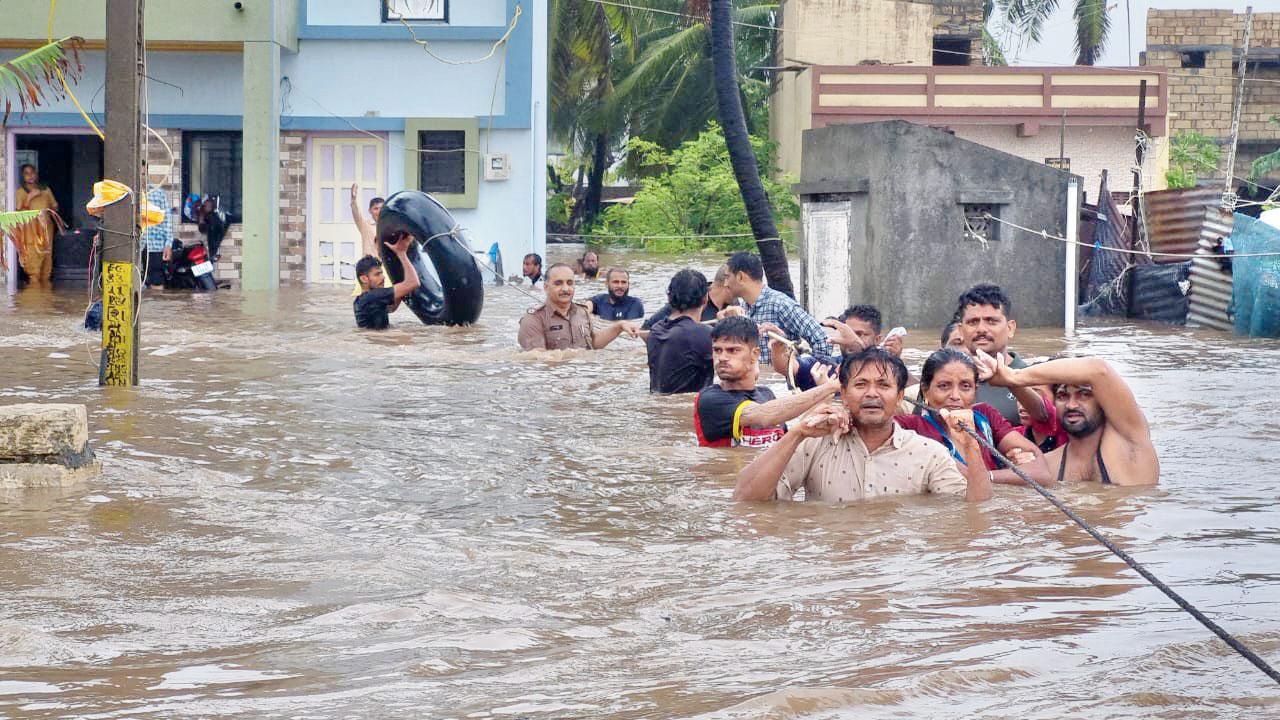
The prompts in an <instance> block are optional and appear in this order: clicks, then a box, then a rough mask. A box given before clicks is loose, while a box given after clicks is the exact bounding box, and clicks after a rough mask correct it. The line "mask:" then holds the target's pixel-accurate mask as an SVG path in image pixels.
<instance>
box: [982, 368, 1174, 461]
mask: <svg viewBox="0 0 1280 720" xmlns="http://www.w3.org/2000/svg"><path fill="white" fill-rule="evenodd" d="M976 361H977V363H978V367H979V369H980V371H981V374H982V375H983V376H986V375H990V379H989V380H988V382H989V383H990V384H991V385H993V386H995V387H1007V388H1014V387H1029V386H1033V385H1050V386H1052V388H1053V404H1054V409H1055V410H1057V411H1058V417H1059V418H1061V419H1062V420H1061V422H1062V427H1063V429H1065V430H1066V431H1067V435H1069V436H1070V440H1069V441H1068V442H1067V444H1066V445H1065V446H1063V447H1060V448H1058V449H1057V450H1054V451H1053V452H1050V453H1048V454H1046V455H1045V456H1044V459H1045V462H1046V463H1048V465H1049V472H1050V474H1051V475H1054V476H1056V477H1057V478H1058V481H1059V482H1061V481H1063V480H1064V479H1065V480H1095V481H1098V482H1101V483H1102V484H1104V485H1155V484H1156V482H1157V481H1158V480H1159V479H1160V459H1159V458H1158V457H1156V449H1155V446H1154V445H1152V443H1151V428H1150V426H1148V425H1147V418H1146V417H1145V416H1144V415H1143V414H1142V408H1140V407H1138V401H1137V400H1136V399H1134V397H1133V391H1132V390H1130V389H1129V385H1128V384H1127V383H1125V381H1124V379H1123V378H1121V377H1120V374H1119V373H1117V372H1116V371H1115V368H1113V367H1111V365H1110V364H1108V363H1107V362H1106V361H1105V360H1102V359H1100V358H1063V359H1061V360H1050V361H1049V362H1045V363H1040V364H1039V365H1031V366H1030V367H1026V368H1020V369H1014V368H1011V367H1009V366H1008V365H1006V364H1005V362H1004V360H1003V358H1001V357H999V356H996V357H992V356H991V355H988V354H987V353H985V352H983V351H982V350H981V349H979V350H978V352H977V357H976Z"/></svg>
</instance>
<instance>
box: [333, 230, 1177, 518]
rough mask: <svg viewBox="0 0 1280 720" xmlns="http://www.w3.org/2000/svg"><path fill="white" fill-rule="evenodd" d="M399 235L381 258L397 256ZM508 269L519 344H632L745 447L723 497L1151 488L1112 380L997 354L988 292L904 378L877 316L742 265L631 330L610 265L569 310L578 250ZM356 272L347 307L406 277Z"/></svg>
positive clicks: (697, 423) (1150, 472)
mask: <svg viewBox="0 0 1280 720" xmlns="http://www.w3.org/2000/svg"><path fill="white" fill-rule="evenodd" d="M407 239H408V238H407V236H406V237H402V238H399V239H398V240H397V241H396V242H394V243H389V244H388V247H389V248H391V250H392V252H393V253H395V254H396V255H402V253H403V252H404V246H405V245H406V244H407V242H406V241H407ZM406 265H407V263H406ZM523 265H524V266H523V275H524V278H525V279H528V280H529V281H530V283H531V284H532V285H534V286H535V287H536V286H538V285H541V286H542V289H543V291H544V293H545V295H546V301H545V302H544V303H542V304H541V305H538V306H536V307H533V308H531V309H529V310H528V312H527V313H526V314H525V315H524V316H523V317H522V318H521V319H520V324H519V331H518V334H517V342H518V343H519V345H520V347H521V348H522V349H524V350H571V349H581V350H599V349H601V348H604V347H605V346H607V345H609V344H610V343H611V342H613V341H614V340H615V339H616V338H618V337H620V336H622V335H627V336H629V337H633V338H637V339H642V340H643V341H644V342H645V344H646V353H647V358H648V366H649V387H650V391H651V392H655V393H662V394H679V393H689V394H692V395H693V403H692V405H693V407H692V413H691V415H692V425H693V427H692V429H693V432H694V435H695V436H696V438H697V440H698V443H699V444H700V445H703V446H709V447H735V446H746V447H751V448H756V449H758V450H760V451H761V452H760V453H759V455H758V456H756V457H755V458H754V459H753V460H752V461H751V462H750V463H749V464H748V465H747V466H746V467H745V468H744V469H743V470H742V471H741V472H740V473H739V474H738V477H737V480H736V484H735V488H734V497H735V498H737V499H740V500H753V501H768V500H790V499H793V498H795V497H797V495H798V493H800V491H801V490H803V497H804V499H805V500H824V501H831V502H852V501H858V500H864V499H868V498H874V497H879V496H884V495H903V494H906V495H910V494H925V493H931V494H944V495H962V496H964V497H965V498H966V499H967V500H969V501H974V502H980V501H983V500H986V499H988V498H990V497H991V496H992V492H993V490H992V486H993V485H996V484H1009V485H1020V484H1024V480H1023V479H1022V477H1020V473H1021V474H1023V475H1025V476H1027V477H1030V478H1031V479H1032V480H1034V481H1036V482H1037V483H1042V484H1053V483H1055V482H1057V483H1061V482H1065V481H1074V480H1083V481H1097V482H1101V483H1103V484H1114V485H1151V484H1155V483H1156V482H1157V480H1158V477H1159V460H1158V458H1157V456H1156V451H1155V448H1154V446H1153V444H1152V441H1151V433H1150V428H1149V427H1148V425H1147V422H1146V419H1145V417H1144V415H1143V413H1142V410H1141V408H1140V407H1139V406H1138V404H1137V401H1136V399H1135V398H1134V395H1133V392H1132V391H1131V390H1130V388H1129V386H1128V384H1127V383H1126V382H1125V381H1124V380H1123V379H1122V378H1121V377H1120V376H1119V374H1118V373H1117V372H1116V370H1115V369H1114V368H1113V367H1112V366H1111V365H1110V364H1109V363H1107V362H1106V361H1104V360H1101V359H1099V358H1089V357H1059V358H1054V359H1050V360H1048V361H1045V362H1040V363H1037V364H1028V362H1027V361H1026V359H1024V358H1023V357H1022V356H1021V355H1019V354H1018V353H1017V352H1016V351H1015V350H1014V349H1013V348H1012V347H1010V343H1011V341H1012V340H1013V338H1014V336H1015V333H1016V331H1017V321H1016V319H1015V318H1014V307H1013V303H1012V302H1011V300H1010V298H1009V297H1008V295H1007V294H1006V293H1005V292H1004V291H1003V290H1002V289H1001V288H999V287H998V286H995V285H991V284H985V283H984V284H979V285H975V286H974V287H972V288H970V289H969V290H967V291H966V292H965V293H963V294H962V295H961V296H960V297H959V298H958V301H957V304H956V307H955V310H954V314H953V316H952V319H951V321H950V322H949V323H948V324H947V326H946V328H945V329H944V331H943V333H942V337H941V338H940V347H939V349H938V350H936V351H934V352H933V353H932V354H930V355H929V357H928V358H927V359H926V360H925V362H924V364H923V366H922V367H921V368H920V369H919V375H918V377H915V376H913V375H912V373H911V371H910V370H909V369H908V368H907V366H906V364H905V363H904V362H903V361H902V358H901V355H902V337H901V335H902V333H901V329H895V331H891V332H890V333H884V332H883V322H882V317H881V313H880V311H879V310H878V309H877V308H875V307H873V306H870V305H853V306H851V307H849V308H848V309H846V310H845V311H844V312H842V313H841V314H840V315H839V316H837V317H829V318H825V319H823V320H821V321H819V320H818V319H817V318H814V317H813V316H812V315H810V314H809V313H808V312H807V311H805V309H804V308H803V307H802V306H801V305H800V304H799V303H797V302H796V301H795V300H794V299H793V298H791V297H790V296H788V295H786V294H784V293H781V292H779V291H777V290H774V289H773V288H770V287H768V285H766V284H765V280H764V269H763V265H762V263H761V261H760V258H759V256H757V255H755V254H754V253H750V252H739V253H735V254H733V255H732V256H731V257H729V259H728V261H727V262H726V263H725V264H724V265H723V266H721V267H720V268H719V269H718V270H717V271H716V274H715V277H714V278H713V279H712V280H710V281H708V280H707V278H706V277H705V276H704V275H703V274H702V273H701V272H698V271H696V270H692V269H684V270H680V271H679V272H677V273H675V275H674V276H673V277H672V278H671V280H670V283H669V284H668V287H667V304H666V305H665V306H664V307H663V308H662V309H660V310H659V311H657V312H656V313H654V314H653V315H652V316H650V317H649V318H648V319H647V320H645V321H644V322H643V323H641V322H640V319H641V318H642V317H643V316H644V309H643V304H641V303H640V301H639V300H638V299H637V298H634V297H632V296H630V294H629V288H630V275H629V274H628V273H627V271H625V270H623V269H621V268H611V269H609V270H607V271H606V272H605V276H604V277H605V281H606V286H607V292H605V293H601V294H599V295H596V296H594V297H592V298H591V299H590V300H588V301H585V302H579V301H577V299H576V290H577V280H578V278H579V277H580V276H581V277H587V278H591V277H595V276H597V275H598V273H599V259H598V256H596V255H595V253H594V252H590V251H588V253H587V254H585V255H584V256H583V257H582V258H580V259H579V260H578V261H577V262H576V263H574V264H572V265H571V264H568V263H555V264H552V265H551V266H550V267H547V268H546V269H545V270H544V269H543V267H542V258H541V257H539V256H537V255H533V254H531V255H529V256H526V257H525V259H524V264H523ZM357 273H358V275H359V278H360V284H361V288H362V290H363V291H364V294H363V295H361V298H363V297H367V296H369V295H371V294H372V293H378V295H377V296H376V297H377V298H378V299H377V300H376V302H375V303H374V304H377V305H378V306H380V307H385V308H394V306H395V304H397V303H398V302H399V301H400V300H401V299H403V297H405V296H406V295H408V293H410V292H412V290H413V288H414V287H416V285H415V283H416V282H417V277H416V275H415V274H414V273H413V272H412V271H410V272H407V273H406V276H405V278H404V279H403V280H402V281H401V282H399V283H396V284H395V285H394V286H391V287H383V274H382V271H381V268H380V266H378V263H377V261H376V260H374V258H372V257H369V258H366V260H365V261H362V264H361V265H360V266H359V267H358V269H357ZM384 295H385V296H386V297H382V296H384ZM361 305H362V303H361V299H360V298H358V299H357V301H356V314H357V318H359V317H360V315H361ZM380 318H381V321H382V322H385V311H384V312H383V313H382V314H381V316H380ZM360 324H361V326H362V327H371V326H374V325H372V324H366V323H365V322H364V321H361V322H360ZM383 326H385V325H383ZM765 366H768V367H771V368H773V369H774V370H776V371H777V372H778V373H779V374H781V375H783V376H784V377H786V378H787V384H788V386H789V388H791V392H790V393H788V394H786V395H783V396H782V397H777V396H775V395H774V393H773V392H772V391H771V390H770V389H769V388H768V387H767V386H765V385H762V384H760V373H761V368H762V367H765ZM975 435H977V436H979V437H981V438H982V439H983V440H984V441H985V442H980V441H979V440H978V439H977V438H976V437H975ZM993 448H994V449H995V450H997V451H998V452H992V449H993ZM1014 467H1016V468H1017V470H1019V471H1020V473H1019V472H1015V471H1014Z"/></svg>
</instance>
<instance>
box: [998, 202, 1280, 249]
mask: <svg viewBox="0 0 1280 720" xmlns="http://www.w3.org/2000/svg"><path fill="white" fill-rule="evenodd" d="M983 217H984V218H986V219H987V220H991V221H993V222H998V223H1000V224H1001V225H1008V226H1009V227H1012V228H1017V229H1018V230H1021V231H1023V232H1027V233H1031V234H1032V235H1039V236H1040V237H1042V238H1045V239H1046V240H1057V241H1059V242H1064V243H1067V244H1069V245H1078V246H1080V247H1089V248H1095V249H1098V250H1109V251H1111V252H1118V253H1124V254H1126V255H1142V256H1143V257H1167V258H1185V259H1195V258H1206V259H1232V258H1249V257H1280V252H1262V253H1227V254H1215V253H1167V252H1155V251H1151V250H1130V249H1128V248H1116V247H1107V246H1105V245H1090V244H1089V243H1083V242H1080V241H1079V240H1072V239H1071V238H1066V237H1063V236H1061V235H1053V234H1051V233H1050V232H1049V231H1047V230H1032V229H1031V228H1029V227H1024V226H1022V225H1019V224H1017V223H1015V222H1010V221H1008V220H1001V219H1000V218H998V217H995V216H994V215H992V214H990V213H984V214H983Z"/></svg>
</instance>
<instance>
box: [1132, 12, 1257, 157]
mask: <svg viewBox="0 0 1280 720" xmlns="http://www.w3.org/2000/svg"><path fill="white" fill-rule="evenodd" d="M1243 44H1244V13H1233V12H1232V11H1231V10H1154V9H1153V10H1150V11H1148V13H1147V45H1148V48H1149V49H1148V50H1147V52H1146V53H1145V58H1144V64H1146V65H1151V66H1163V67H1167V68H1169V69H1170V73H1169V112H1170V116H1169V132H1170V134H1174V133H1178V132H1183V131H1188V130H1190V131H1195V132H1199V133H1202V134H1204V135H1207V136H1209V137H1211V138H1214V139H1216V140H1217V141H1218V142H1219V143H1221V144H1223V145H1224V146H1225V145H1226V144H1227V143H1229V142H1230V137H1231V115H1232V111H1233V109H1234V107H1235V101H1236V91H1237V88H1238V86H1239V84H1238V81H1237V79H1236V76H1235V70H1234V69H1233V68H1232V62H1233V57H1235V56H1238V54H1239V51H1240V49H1242V47H1243ZM1249 44H1250V47H1252V48H1255V49H1257V48H1280V13H1255V14H1254V16H1253V31H1252V34H1251V37H1250V43H1249ZM1193 49H1194V50H1200V51H1203V52H1204V53H1205V66H1204V68H1203V69H1198V68H1183V67H1182V58H1181V54H1180V52H1181V51H1183V50H1193ZM1248 77H1249V78H1259V79H1266V80H1280V69H1277V68H1274V67H1264V68H1257V69H1255V68H1253V67H1250V69H1249V74H1248ZM1273 115H1280V83H1273V82H1246V83H1245V94H1244V103H1243V106H1242V108H1241V113H1240V141H1241V142H1242V143H1245V142H1254V143H1258V142H1262V143H1274V144H1275V146H1277V147H1280V126H1276V125H1273V124H1271V123H1270V118H1271V117H1272V116H1273ZM1249 154H1250V155H1256V154H1257V153H1256V152H1251V153H1249ZM1226 155H1227V153H1226V152H1225V148H1224V152H1223V165H1222V167H1220V168H1219V173H1218V177H1224V176H1225V170H1226V168H1225V164H1226ZM1241 155H1242V156H1243V155H1244V153H1242V154H1241ZM1244 160H1245V158H1244V157H1240V158H1239V159H1238V161H1237V163H1236V171H1235V174H1236V175H1240V176H1244V175H1247V174H1248V163H1247V162H1243V161H1244Z"/></svg>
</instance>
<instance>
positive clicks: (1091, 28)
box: [997, 0, 1115, 65]
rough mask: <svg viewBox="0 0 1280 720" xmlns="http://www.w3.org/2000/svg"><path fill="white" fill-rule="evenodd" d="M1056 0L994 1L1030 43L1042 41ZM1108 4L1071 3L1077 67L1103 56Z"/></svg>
mask: <svg viewBox="0 0 1280 720" xmlns="http://www.w3.org/2000/svg"><path fill="white" fill-rule="evenodd" d="M1058 1H1059V0H997V2H998V4H999V9H1000V13H1001V15H1002V19H1003V20H1004V22H1005V23H1007V24H1008V25H1009V26H1011V27H1013V28H1014V29H1016V30H1018V31H1019V32H1021V33H1023V34H1025V35H1026V37H1028V38H1030V39H1031V40H1032V41H1033V42H1040V40H1041V38H1042V37H1043V33H1044V30H1045V29H1046V27H1045V22H1046V21H1048V19H1049V18H1050V17H1052V16H1053V13H1054V11H1055V10H1057V9H1058ZM1108 1H1109V0H1074V3H1073V4H1074V8H1073V11H1072V17H1073V18H1074V19H1075V49H1076V64H1077V65H1092V64H1094V63H1095V62H1097V61H1098V58H1099V57H1100V56H1101V55H1102V50H1103V48H1104V47H1106V44H1107V36H1108V35H1110V33H1111V10H1112V9H1114V8H1115V5H1113V4H1108Z"/></svg>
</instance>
